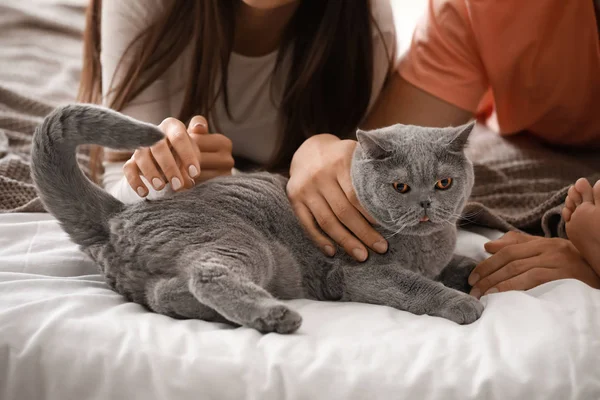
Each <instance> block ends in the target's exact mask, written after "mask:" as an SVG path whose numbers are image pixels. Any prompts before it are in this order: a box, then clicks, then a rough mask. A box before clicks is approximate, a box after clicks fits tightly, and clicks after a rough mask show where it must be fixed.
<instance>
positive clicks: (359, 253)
mask: <svg viewBox="0 0 600 400" xmlns="http://www.w3.org/2000/svg"><path fill="white" fill-rule="evenodd" d="M352 255H353V256H354V258H356V259H357V260H358V261H365V260H366V259H367V252H366V251H365V250H363V249H354V250H352Z"/></svg>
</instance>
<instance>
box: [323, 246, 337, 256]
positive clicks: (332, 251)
mask: <svg viewBox="0 0 600 400" xmlns="http://www.w3.org/2000/svg"><path fill="white" fill-rule="evenodd" d="M323 249H324V251H325V254H327V255H328V256H329V257H333V256H334V255H335V249H334V248H333V247H331V246H329V245H325V246H324V247H323Z"/></svg>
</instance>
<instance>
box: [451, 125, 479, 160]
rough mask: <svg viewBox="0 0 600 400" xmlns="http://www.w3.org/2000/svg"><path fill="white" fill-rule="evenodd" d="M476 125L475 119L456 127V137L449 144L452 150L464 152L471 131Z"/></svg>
mask: <svg viewBox="0 0 600 400" xmlns="http://www.w3.org/2000/svg"><path fill="white" fill-rule="evenodd" d="M474 127H475V121H473V122H470V123H468V124H465V125H461V126H459V127H457V128H456V130H455V132H454V138H453V139H452V141H451V142H450V146H449V147H450V151H451V152H455V153H462V151H463V150H464V149H465V146H466V145H467V142H468V140H469V135H470V134H471V131H472V130H473V128H474Z"/></svg>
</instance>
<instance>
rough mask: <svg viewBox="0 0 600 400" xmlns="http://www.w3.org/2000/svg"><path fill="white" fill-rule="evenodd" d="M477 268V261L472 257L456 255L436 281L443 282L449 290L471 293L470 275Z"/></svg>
mask: <svg viewBox="0 0 600 400" xmlns="http://www.w3.org/2000/svg"><path fill="white" fill-rule="evenodd" d="M476 266H477V261H475V260H473V259H472V258H470V257H465V256H459V255H458V254H455V255H454V256H453V257H452V260H450V262H449V263H448V265H447V266H446V267H445V268H444V269H443V270H442V272H441V273H440V275H439V276H438V277H437V278H436V281H439V282H442V283H443V284H444V285H445V286H448V287H449V288H452V289H456V290H460V291H461V292H464V293H469V292H470V291H471V285H469V275H471V271H473V269H474V268H475V267H476Z"/></svg>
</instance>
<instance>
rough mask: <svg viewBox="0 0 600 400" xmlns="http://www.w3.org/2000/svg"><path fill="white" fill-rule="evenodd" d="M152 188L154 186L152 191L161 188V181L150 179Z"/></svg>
mask: <svg viewBox="0 0 600 400" xmlns="http://www.w3.org/2000/svg"><path fill="white" fill-rule="evenodd" d="M152 186H154V189H156V190H159V189H160V188H161V187H162V186H163V181H161V180H160V179H158V178H154V179H152Z"/></svg>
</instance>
